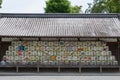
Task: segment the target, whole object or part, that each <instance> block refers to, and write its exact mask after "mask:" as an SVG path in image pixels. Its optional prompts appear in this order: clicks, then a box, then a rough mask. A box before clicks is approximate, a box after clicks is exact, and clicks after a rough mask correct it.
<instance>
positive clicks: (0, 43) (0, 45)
mask: <svg viewBox="0 0 120 80" xmlns="http://www.w3.org/2000/svg"><path fill="white" fill-rule="evenodd" d="M1 52H2V38H1V37H0V61H1V58H2V53H1Z"/></svg>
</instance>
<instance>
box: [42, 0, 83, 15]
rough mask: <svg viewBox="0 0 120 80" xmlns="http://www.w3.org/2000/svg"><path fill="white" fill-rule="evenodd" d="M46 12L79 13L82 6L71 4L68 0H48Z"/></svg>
mask: <svg viewBox="0 0 120 80" xmlns="http://www.w3.org/2000/svg"><path fill="white" fill-rule="evenodd" d="M44 9H45V13H79V11H80V9H81V7H79V6H73V7H72V6H71V3H70V1H68V0H47V1H46V8H44Z"/></svg>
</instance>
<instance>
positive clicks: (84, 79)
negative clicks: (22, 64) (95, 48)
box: [0, 76, 120, 80]
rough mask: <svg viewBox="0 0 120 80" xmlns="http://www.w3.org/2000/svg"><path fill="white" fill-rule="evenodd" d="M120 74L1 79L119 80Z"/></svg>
mask: <svg viewBox="0 0 120 80" xmlns="http://www.w3.org/2000/svg"><path fill="white" fill-rule="evenodd" d="M119 79H120V76H5V77H4V76H2V77H0V80H119Z"/></svg>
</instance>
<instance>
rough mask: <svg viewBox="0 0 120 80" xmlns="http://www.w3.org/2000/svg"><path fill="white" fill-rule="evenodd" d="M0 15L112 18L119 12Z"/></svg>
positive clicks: (15, 16) (11, 15)
mask: <svg viewBox="0 0 120 80" xmlns="http://www.w3.org/2000/svg"><path fill="white" fill-rule="evenodd" d="M0 17H13V18H17V17H21V18H22V17H26V18H112V17H120V14H117V13H111V14H101V13H94V14H78V13H76V14H75V13H74V14H71V13H54V14H53V13H45V14H41V13H40V14H38V13H0Z"/></svg>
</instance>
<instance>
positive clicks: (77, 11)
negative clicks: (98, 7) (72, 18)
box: [72, 5, 82, 13]
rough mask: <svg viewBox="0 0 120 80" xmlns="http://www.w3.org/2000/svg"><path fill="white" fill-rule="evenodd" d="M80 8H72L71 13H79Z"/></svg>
mask: <svg viewBox="0 0 120 80" xmlns="http://www.w3.org/2000/svg"><path fill="white" fill-rule="evenodd" d="M81 7H82V6H77V5H76V6H73V7H72V13H79V12H80V9H81Z"/></svg>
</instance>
